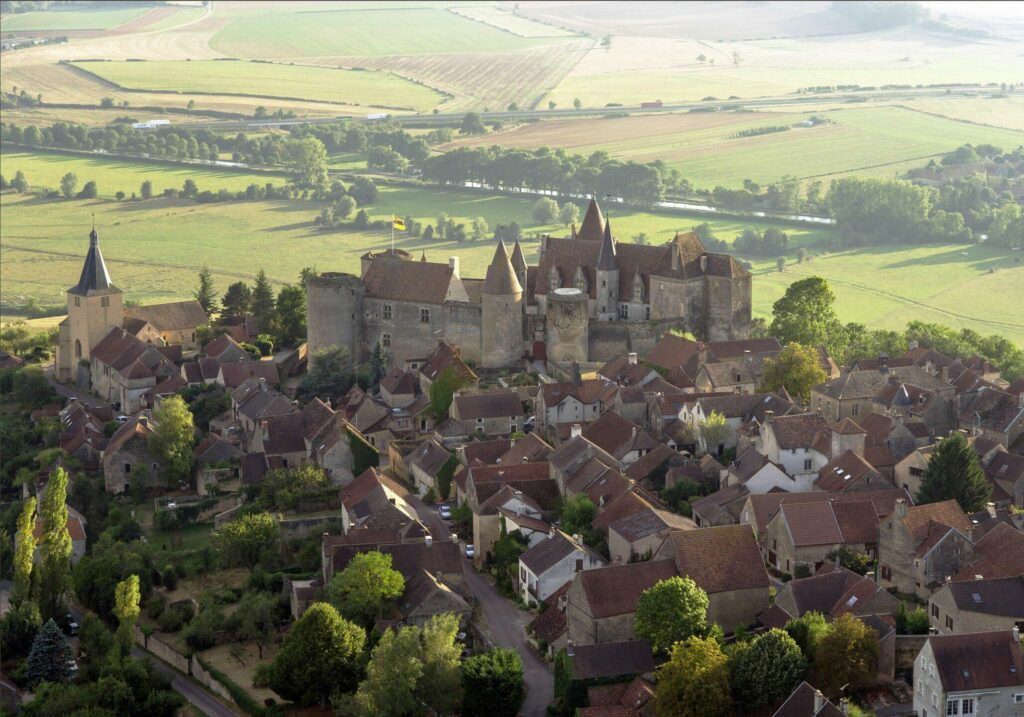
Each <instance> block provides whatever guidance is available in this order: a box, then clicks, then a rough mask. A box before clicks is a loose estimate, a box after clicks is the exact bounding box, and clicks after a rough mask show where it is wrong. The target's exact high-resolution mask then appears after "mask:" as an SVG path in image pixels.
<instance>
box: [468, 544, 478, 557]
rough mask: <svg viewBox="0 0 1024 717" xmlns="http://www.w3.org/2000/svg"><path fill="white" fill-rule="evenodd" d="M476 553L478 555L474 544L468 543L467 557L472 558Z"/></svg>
mask: <svg viewBox="0 0 1024 717" xmlns="http://www.w3.org/2000/svg"><path fill="white" fill-rule="evenodd" d="M474 555H476V552H475V551H474V550H473V544H472V543H466V557H467V558H472V557H473V556H474Z"/></svg>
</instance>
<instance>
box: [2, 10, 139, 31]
mask: <svg viewBox="0 0 1024 717" xmlns="http://www.w3.org/2000/svg"><path fill="white" fill-rule="evenodd" d="M152 9H153V8H152V7H144V6H139V7H120V8H119V7H105V8H96V9H92V8H90V9H89V10H62V9H52V10H46V11H45V12H25V13H17V14H10V15H4V17H3V23H2V25H0V28H2V29H3V31H4V32H28V31H36V30H109V29H110V28H112V27H117V26H118V25H123V24H125V23H126V22H130V21H132V20H134V19H135V18H137V17H141V16H142V15H145V14H146V13H147V12H149V11H150V10H152Z"/></svg>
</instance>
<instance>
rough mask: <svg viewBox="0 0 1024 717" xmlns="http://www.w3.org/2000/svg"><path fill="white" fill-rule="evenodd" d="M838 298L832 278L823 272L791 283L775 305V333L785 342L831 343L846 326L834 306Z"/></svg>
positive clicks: (816, 344) (773, 333) (811, 344)
mask: <svg viewBox="0 0 1024 717" xmlns="http://www.w3.org/2000/svg"><path fill="white" fill-rule="evenodd" d="M835 300H836V295H835V294H833V293H832V289H831V288H830V287H829V285H828V282H827V281H825V280H824V279H822V278H821V277H820V276H812V277H810V278H807V279H801V280H800V281H797V282H794V283H792V284H790V286H789V288H787V289H786V293H785V294H784V295H783V297H782V298H781V299H779V300H778V301H776V302H775V304H774V306H773V307H772V317H773V318H772V325H771V332H772V335H773V336H776V337H777V338H778V339H779V341H782V342H784V343H788V342H791V341H792V342H796V343H798V344H803V345H805V346H821V345H823V344H824V345H830V342H832V341H833V340H834V339H835V338H836V337H837V335H838V333H839V332H841V330H842V326H841V325H840V323H839V318H838V317H837V316H836V313H835V310H834V309H833V305H834V304H835ZM830 348H831V346H830Z"/></svg>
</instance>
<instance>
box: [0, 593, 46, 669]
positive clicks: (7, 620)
mask: <svg viewBox="0 0 1024 717" xmlns="http://www.w3.org/2000/svg"><path fill="white" fill-rule="evenodd" d="M42 626H43V618H42V617H41V616H40V615H39V608H38V607H37V606H36V604H35V603H34V602H32V601H31V600H24V601H22V603H21V604H20V605H12V607H11V609H10V610H8V611H7V612H6V613H4V616H3V618H0V654H2V655H3V656H4V660H9V659H13V658H18V657H24V656H25V655H27V654H28V651H29V650H31V649H32V643H33V642H34V641H35V639H36V635H37V634H39V630H40V628H42Z"/></svg>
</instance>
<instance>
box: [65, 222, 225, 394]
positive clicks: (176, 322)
mask: <svg viewBox="0 0 1024 717" xmlns="http://www.w3.org/2000/svg"><path fill="white" fill-rule="evenodd" d="M67 300H68V315H67V318H65V319H64V320H63V321H61V322H60V325H59V334H58V337H57V360H56V377H57V380H58V381H62V382H69V381H71V382H79V381H81V382H82V384H83V385H84V386H88V385H89V384H90V381H89V379H88V378H87V377H84V376H83V377H81V378H80V376H79V371H78V367H79V366H80V365H81V366H83V367H86V366H90V364H91V363H92V358H93V356H92V354H93V351H94V349H95V348H96V347H97V346H99V345H100V344H101V342H103V341H104V339H107V337H108V335H109V334H110V333H111V331H112V330H113V329H118V331H119V332H123V333H124V335H125V336H126V337H127V336H130V337H133V339H135V340H137V341H138V343H139V344H140V345H145V346H150V347H166V346H179V345H180V346H181V347H182V348H183V349H184V350H188V349H193V348H197V345H196V329H197V328H198V327H199V326H202V325H204V324H207V323H209V317H207V315H206V312H205V311H203V307H202V306H200V304H199V302H198V301H175V302H171V303H168V304H151V305H149V306H128V307H126V306H125V305H124V293H123V292H122V291H121V290H120V289H119V288H117V287H116V286H114V283H113V282H112V281H111V280H110V272H108V271H107V264H106V262H105V261H104V260H103V252H101V251H100V240H99V235H98V234H97V232H96V228H95V227H93V229H92V231H91V232H90V233H89V251H88V252H87V253H86V255H85V263H84V264H83V265H82V273H81V275H80V276H79V278H78V283H77V284H75V285H74V286H72V287H71V288H70V289H68V291H67ZM136 353H138V351H136ZM127 355H128V354H127V352H122V356H119V358H121V357H124V359H125V360H127ZM137 358H138V356H137V355H136V356H133V357H132V361H133V362H134V361H135V360H136V359H137ZM115 368H125V367H115ZM98 378H99V377H92V383H93V385H94V387H95V383H96V381H97V379H98Z"/></svg>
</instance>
